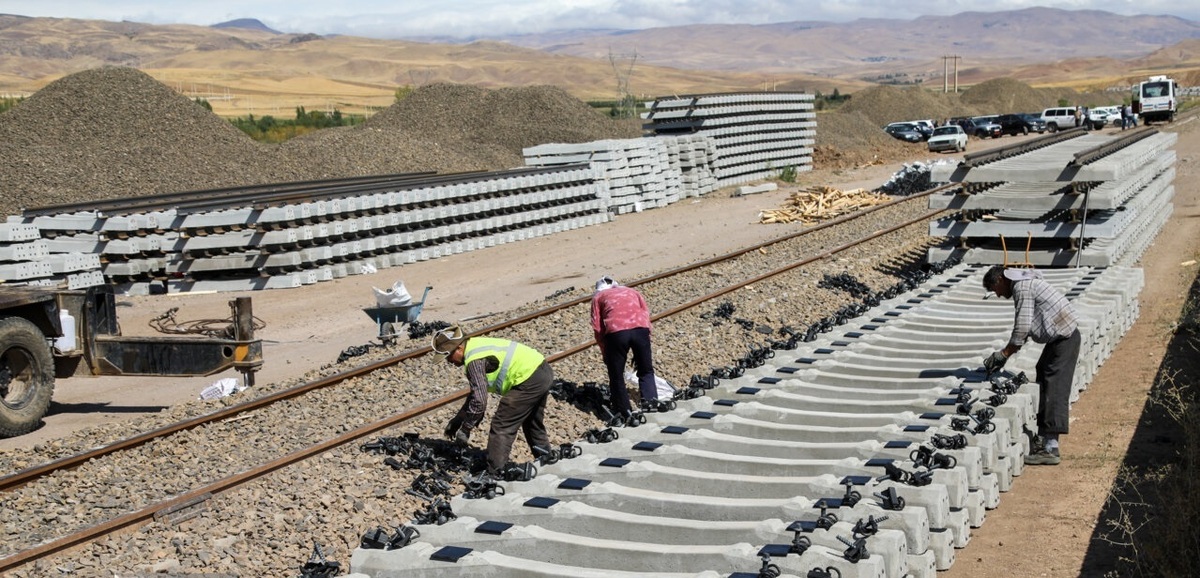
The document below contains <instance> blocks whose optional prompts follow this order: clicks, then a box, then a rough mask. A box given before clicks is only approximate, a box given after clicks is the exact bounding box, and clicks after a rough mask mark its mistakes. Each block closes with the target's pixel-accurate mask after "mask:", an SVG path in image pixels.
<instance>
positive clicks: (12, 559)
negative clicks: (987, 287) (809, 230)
mask: <svg viewBox="0 0 1200 578" xmlns="http://www.w3.org/2000/svg"><path fill="white" fill-rule="evenodd" d="M932 192H933V191H929V193H932ZM911 198H913V197H907V198H906V200H907V199H911ZM942 212H944V211H943V210H940V209H939V210H935V211H930V212H928V213H925V214H922V215H921V216H918V217H916V218H913V219H910V220H908V221H905V222H903V223H899V224H896V225H893V226H891V227H888V228H886V229H881V230H877V231H874V232H872V233H871V234H869V235H867V236H865V237H862V238H860V239H856V240H854V241H850V242H848V243H845V244H842V245H840V246H838V247H835V248H832V249H830V250H828V251H825V252H823V253H820V254H818V255H814V256H812V257H808V258H805V259H802V260H800V261H796V262H793V263H789V264H787V265H785V266H783V267H778V268H776V269H773V270H771V271H768V272H766V273H763V274H760V275H756V276H754V277H752V278H750V279H746V280H743V281H739V282H737V283H734V284H731V285H727V286H725V287H723V288H721V289H718V290H717V291H714V292H712V293H709V294H707V295H703V296H701V297H697V298H695V299H693V300H691V301H688V302H686V303H683V304H681V305H678V306H676V307H673V308H671V309H668V310H666V311H662V312H660V313H658V314H655V315H654V316H652V319H653V320H660V319H663V318H666V317H670V316H672V315H676V314H679V313H681V312H683V311H686V310H688V309H691V308H693V307H696V306H698V305H700V304H702V303H705V302H708V301H711V300H713V299H716V298H718V297H721V296H724V295H727V294H729V293H731V292H733V291H736V290H738V289H741V288H744V287H746V286H747V285H752V284H754V283H758V282H760V281H763V280H765V279H768V278H771V277H774V276H778V275H781V274H783V273H786V272H788V271H791V270H793V269H796V268H798V267H802V266H804V265H808V264H811V263H814V262H817V261H820V260H824V259H828V258H830V257H832V256H834V255H836V254H838V253H841V252H843V251H846V250H848V249H851V248H854V247H856V246H858V245H861V244H863V243H866V242H868V241H871V240H874V239H878V238H880V237H883V236H885V235H888V234H891V233H894V232H896V231H898V230H900V229H903V228H905V227H910V226H912V225H915V224H918V223H921V222H926V221H928V219H930V218H932V217H934V216H936V215H938V214H940V213H942ZM794 236H795V235H789V236H787V238H791V237H794ZM760 246H761V244H760ZM746 252H747V251H745V250H740V251H737V252H736V254H737V255H742V254H744V253H746ZM710 261H711V260H710ZM680 269H684V270H692V269H695V267H693V266H688V267H685V268H680ZM659 278H661V277H659ZM643 282H646V281H643ZM587 299H590V297H588V298H587ZM584 300H586V299H577V300H574V301H575V304H579V303H580V302H582V301H584ZM563 305H564V304H559V305H556V306H553V307H551V308H547V309H553V310H555V311H557V310H558V309H562V308H563ZM542 311H545V310H539V312H542ZM542 314H543V315H544V314H545V313H542ZM535 317H538V315H534V314H528V315H524V316H521V317H518V318H515V319H511V320H508V321H505V322H502V323H499V324H496V325H493V326H492V327H489V328H486V329H485V330H483V331H480V332H477V333H476V334H481V333H487V332H490V331H492V330H495V329H498V328H503V327H508V326H511V325H515V324H517V323H520V322H523V320H528V319H531V318H535ZM594 346H595V342H594V341H590V340H589V341H586V342H584V343H580V344H578V345H575V346H572V347H569V348H567V349H564V350H562V351H559V352H557V353H554V354H551V355H548V356H547V357H546V359H547V361H548V362H551V363H553V362H557V361H560V360H562V359H565V358H567V357H570V356H572V355H576V354H579V353H581V352H583V351H586V350H588V349H590V348H591V347H594ZM431 351H432V348H430V347H429V346H425V347H422V348H419V349H413V350H409V351H407V352H405V353H404V354H402V355H400V356H397V357H393V358H388V359H384V360H380V361H377V362H375V363H372V364H368V365H365V366H362V367H358V368H354V369H353V370H351V371H348V372H342V373H339V374H336V375H333V376H329V377H326V378H324V379H321V380H318V381H317V382H313V383H311V384H306V385H304V386H300V387H297V388H292V389H289V390H287V391H284V392H279V393H277V394H275V395H272V396H266V397H265V398H262V400H266V399H269V398H275V400H278V399H282V397H280V396H286V397H294V396H295V395H299V394H300V393H303V392H307V391H310V390H312V389H315V388H316V387H317V386H318V384H319V385H320V386H321V387H323V386H326V385H330V384H331V383H336V382H340V381H344V380H345V379H348V378H349V377H351V376H358V375H362V374H364V373H369V372H370V371H374V370H376V369H379V368H382V367H386V366H390V365H394V364H395V363H398V362H399V361H400V360H401V359H409V358H413V357H417V356H420V355H424V354H427V353H429V352H431ZM301 390H303V391H301ZM469 392H470V389H469V388H465V387H464V388H461V389H459V390H457V391H455V392H452V393H450V394H447V395H444V396H442V397H440V398H437V399H433V400H428V401H425V402H423V403H421V404H419V405H417V406H415V407H413V408H411V409H408V410H405V411H403V412H401V413H399V414H396V415H393V416H391V417H388V418H385V419H383V420H379V421H376V422H373V423H370V424H367V425H364V426H362V427H359V428H356V429H354V430H352V431H349V432H346V433H344V434H342V435H340V436H337V437H335V438H333V439H330V440H326V441H324V442H321V443H319V444H315V445H313V446H310V447H308V448H304V449H302V450H298V451H296V452H293V453H291V454H288V455H287V456H283V457H281V458H278V459H275V460H272V461H270V462H268V463H265V464H262V465H260V466H257V467H255V468H252V469H250V470H246V471H244V472H241V473H238V474H234V475H231V476H227V477H225V478H223V479H221V480H218V481H216V482H212V483H209V484H206V485H204V486H202V487H200V488H196V489H193V490H191V491H189V492H186V493H184V494H181V495H179V496H177V497H175V498H172V499H170V500H165V501H162V502H159V503H157V504H154V505H151V506H147V507H145V508H142V509H140V510H138V511H136V512H132V513H128V514H124V515H121V516H118V517H116V518H113V519H111V520H108V521H106V522H102V523H100V524H96V525H93V526H90V527H88V528H86V529H84V530H81V531H79V532H75V533H72V534H69V535H67V536H64V537H62V538H59V539H57V540H52V541H50V542H47V543H44V544H40V545H38V546H36V547H33V548H30V549H28V550H22V551H21V552H19V553H17V554H14V555H13V556H9V557H7V558H3V559H0V572H7V571H11V570H13V569H15V568H18V567H21V566H24V565H26V564H30V563H32V562H35V561H37V560H41V559H44V558H46V557H49V556H51V555H54V554H57V553H60V552H63V551H66V550H68V549H70V548H73V547H76V546H79V545H82V544H85V543H88V542H90V541H93V540H95V539H96V538H99V537H101V536H105V535H108V534H111V533H114V532H117V531H120V530H123V529H126V528H130V527H133V526H137V525H144V524H146V523H149V522H150V521H152V520H154V519H156V517H158V516H162V515H166V514H169V513H170V512H172V511H173V510H175V509H176V508H180V507H192V506H195V505H197V504H199V503H202V502H204V501H207V500H209V499H211V497H212V496H214V495H216V494H219V493H221V492H224V491H227V490H230V489H233V488H236V487H238V486H240V485H242V484H245V483H247V482H250V481H253V480H255V479H258V478H260V477H262V476H264V475H267V474H269V473H272V472H275V471H277V470H280V469H283V468H285V467H288V466H290V465H293V464H295V463H298V462H301V461H303V460H305V459H308V458H311V457H313V456H315V455H318V454H321V453H323V452H325V451H328V450H330V449H333V448H335V447H338V446H341V445H343V444H346V443H349V442H351V441H355V440H357V439H359V438H362V437H365V436H367V435H370V434H373V433H375V432H378V431H381V430H384V429H387V428H389V427H392V426H394V425H397V424H399V423H402V422H405V421H408V420H410V419H414V418H417V417H421V416H423V415H425V414H426V413H429V412H432V411H434V410H437V409H441V408H442V407H445V406H447V405H449V404H451V403H454V402H455V401H459V400H461V399H463V398H465V397H466V396H467V395H468V394H469ZM262 400H252V401H251V402H246V404H257V405H258V406H262V405H268V404H269V403H260V402H261V401H262ZM246 404H239V405H238V406H232V407H230V408H227V409H226V410H224V411H221V412H216V413H214V414H209V416H201V417H200V418H196V419H193V420H188V422H196V421H198V420H200V419H201V418H208V417H212V416H216V415H218V414H220V415H221V418H222V419H223V418H225V417H228V416H230V415H233V413H236V412H231V411H230V410H233V409H235V408H237V407H239V406H242V405H246ZM208 421H214V419H209V420H208ZM180 423H187V422H180ZM174 425H179V424H174ZM168 427H171V426H168ZM192 427H194V425H193V426H192ZM163 429H166V428H162V429H160V430H155V432H160V431H162V430H163ZM155 432H149V433H147V434H143V436H138V437H139V438H146V436H151V435H152V434H155ZM161 435H163V434H157V435H153V437H160V436H161ZM153 437H150V438H148V439H153ZM131 439H133V438H131ZM148 439H145V441H148ZM118 443H120V442H118ZM142 443H144V441H143V442H142ZM114 445H115V444H114ZM106 447H111V446H106ZM90 453H91V452H89V454H90ZM81 455H82V454H81ZM93 457H94V456H93ZM59 461H60V462H61V461H62V460H59ZM56 463H57V462H56ZM26 471H29V470H26ZM9 477H10V478H11V477H12V476H9ZM5 479H6V480H7V479H8V478H5ZM9 487H11V486H9Z"/></svg>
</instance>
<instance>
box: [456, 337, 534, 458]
mask: <svg viewBox="0 0 1200 578" xmlns="http://www.w3.org/2000/svg"><path fill="white" fill-rule="evenodd" d="M433 351H434V353H436V354H438V355H441V356H443V358H444V359H445V360H446V361H447V362H449V363H452V364H454V365H457V366H460V367H462V368H463V370H464V371H465V372H466V375H467V382H468V383H469V384H470V386H471V394H470V395H469V396H467V399H466V401H464V402H463V405H462V407H461V408H460V409H459V410H458V414H456V415H455V416H454V418H453V419H451V420H450V422H449V423H448V424H446V429H445V430H444V432H443V433H445V435H446V438H447V439H451V440H454V441H456V442H458V443H462V444H466V443H469V442H470V438H471V431H472V430H474V429H475V428H476V427H478V426H479V423H480V422H481V421H483V416H484V413H485V412H486V411H487V401H488V393H489V392H490V393H494V394H497V395H499V396H500V403H499V405H498V406H497V407H496V414H495V415H494V416H492V425H491V428H490V429H489V430H488V442H487V473H488V474H489V475H491V476H493V477H495V478H501V477H503V473H504V470H505V467H506V465H507V464H508V456H509V453H510V452H511V451H512V445H513V441H514V440H515V439H516V437H517V430H518V429H520V430H524V432H525V441H526V442H527V443H528V444H529V448H530V451H533V452H534V453H535V454H536V453H537V450H534V448H540V449H543V450H548V449H549V448H550V436H549V435H548V434H547V433H546V426H545V424H544V423H543V418H544V415H545V412H546V398H547V396H549V394H550V386H551V385H553V384H554V370H552V369H550V364H549V363H546V357H545V356H544V355H542V354H541V353H539V352H538V351H537V350H535V349H533V348H532V347H529V346H528V345H524V344H522V343H518V342H516V341H511V340H508V339H499V338H495V337H468V336H467V335H466V334H465V333H464V332H463V330H462V328H460V327H458V326H453V327H450V328H448V329H444V330H441V331H438V332H437V333H435V334H434V336H433Z"/></svg>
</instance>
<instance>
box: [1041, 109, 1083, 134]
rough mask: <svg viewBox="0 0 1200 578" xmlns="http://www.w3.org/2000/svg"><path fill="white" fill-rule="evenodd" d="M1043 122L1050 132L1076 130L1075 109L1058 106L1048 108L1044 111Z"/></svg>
mask: <svg viewBox="0 0 1200 578" xmlns="http://www.w3.org/2000/svg"><path fill="white" fill-rule="evenodd" d="M1042 121H1044V122H1045V123H1046V130H1048V131H1050V132H1057V131H1060V130H1067V129H1069V128H1075V107H1073V106H1056V107H1052V108H1047V109H1046V110H1043V111H1042Z"/></svg>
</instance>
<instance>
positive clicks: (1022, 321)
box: [1008, 279, 1079, 347]
mask: <svg viewBox="0 0 1200 578" xmlns="http://www.w3.org/2000/svg"><path fill="white" fill-rule="evenodd" d="M1012 298H1013V305H1014V306H1015V307H1016V309H1017V314H1016V321H1014V322H1013V331H1012V337H1010V338H1009V340H1008V342H1009V344H1011V345H1015V346H1017V347H1020V346H1022V345H1024V344H1025V340H1026V339H1032V340H1033V341H1034V342H1036V343H1049V342H1050V341H1053V340H1055V339H1059V338H1065V337H1070V336H1071V334H1072V333H1075V329H1076V328H1077V327H1078V325H1079V316H1078V315H1077V314H1076V313H1075V308H1074V307H1072V306H1071V302H1070V301H1068V300H1067V298H1066V297H1064V296H1063V294H1062V293H1059V292H1058V290H1056V289H1055V288H1054V287H1053V286H1051V285H1050V284H1049V283H1047V282H1045V281H1043V280H1041V279H1023V280H1020V281H1013V282H1012Z"/></svg>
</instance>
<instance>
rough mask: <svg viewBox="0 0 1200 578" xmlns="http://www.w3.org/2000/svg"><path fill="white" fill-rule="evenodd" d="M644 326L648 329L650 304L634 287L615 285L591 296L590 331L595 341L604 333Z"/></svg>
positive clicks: (599, 339) (600, 340)
mask: <svg viewBox="0 0 1200 578" xmlns="http://www.w3.org/2000/svg"><path fill="white" fill-rule="evenodd" d="M638 327H645V328H646V329H650V306H649V305H647V304H646V298H645V297H642V294H641V293H639V292H638V291H637V290H636V289H633V288H630V287H625V286H623V285H617V286H616V287H612V288H609V289H605V290H603V291H600V292H599V293H596V294H595V295H594V296H593V297H592V331H593V332H594V333H595V334H596V341H597V342H603V338H604V336H605V335H608V334H609V333H615V332H617V331H624V330H626V329H635V328H638Z"/></svg>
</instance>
